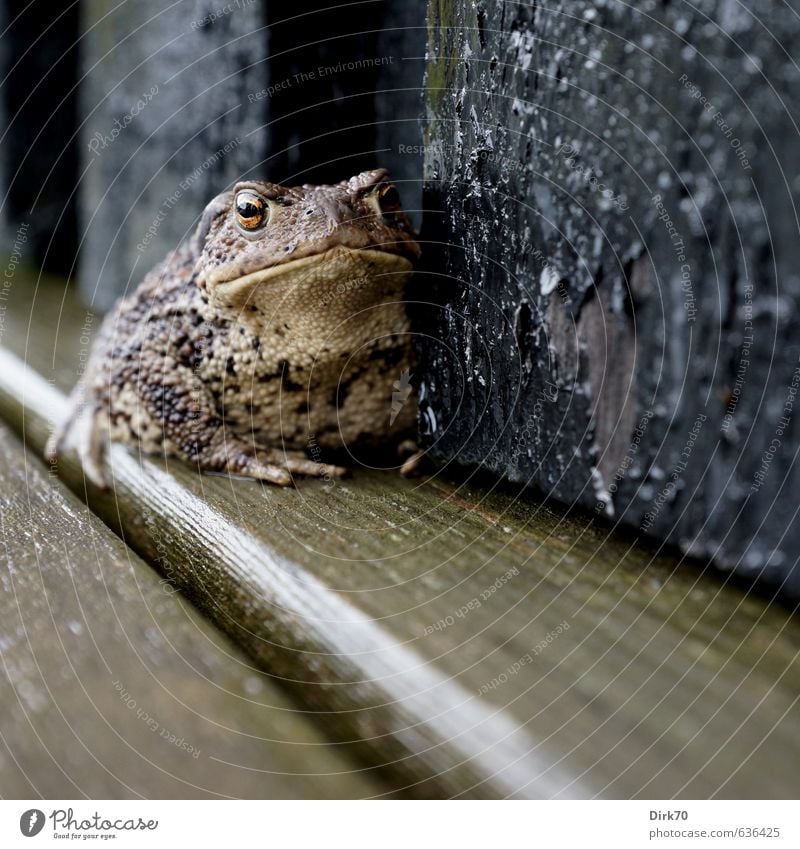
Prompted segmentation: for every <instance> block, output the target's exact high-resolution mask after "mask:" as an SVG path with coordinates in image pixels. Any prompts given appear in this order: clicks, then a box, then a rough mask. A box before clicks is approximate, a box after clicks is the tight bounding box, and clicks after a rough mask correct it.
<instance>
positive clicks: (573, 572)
mask: <svg viewBox="0 0 800 849" xmlns="http://www.w3.org/2000/svg"><path fill="white" fill-rule="evenodd" d="M37 297H38V296H37ZM20 301H21V302H22V299H20ZM59 301H60V297H55V296H54V295H53V294H50V295H49V296H48V297H47V298H44V299H43V300H42V302H41V303H40V304H37V305H34V307H33V309H32V310H31V309H30V307H29V305H28V307H26V309H28V312H29V314H33V315H35V317H36V326H37V330H36V333H37V334H40V335H39V336H38V338H39V339H41V338H45V339H48V340H49V342H48V346H42V345H36V346H33V345H30V344H27V343H26V342H25V334H23V333H22V332H16V331H15V334H12V335H9V334H7V335H6V337H5V338H4V339H3V342H4V344H6V345H7V346H8V347H10V348H12V349H15V350H16V352H17V353H18V354H20V355H22V356H24V357H26V358H27V360H28V362H30V363H31V365H32V366H33V367H34V369H35V370H34V369H32V370H31V371H29V372H27V373H26V372H25V371H24V369H23V367H22V365H21V363H20V361H19V360H17V359H16V358H15V357H14V355H13V354H11V353H3V354H2V360H1V361H0V412H2V415H3V416H4V417H5V418H7V420H8V421H10V422H11V423H12V424H13V425H14V426H15V427H16V428H17V429H18V430H19V431H20V432H22V433H24V434H25V438H26V441H27V444H28V448H29V452H30V454H31V455H35V454H38V452H39V451H40V450H41V446H42V445H43V442H44V439H45V437H46V433H47V427H48V425H47V421H48V419H49V418H57V417H58V416H60V415H62V414H63V396H62V395H61V393H60V392H59V389H58V387H64V388H65V387H66V386H67V385H68V384H69V382H70V381H71V380H72V379H74V377H73V375H74V366H72V368H71V366H70V364H72V363H75V362H78V361H79V357H80V351H81V344H80V339H79V337H80V334H79V333H78V331H77V330H76V328H77V327H79V326H80V324H79V322H80V321H81V318H82V314H81V311H80V310H79V309H78V308H76V307H75V305H74V304H72V303H70V305H69V307H68V310H67V311H64V310H61V309H60V307H59ZM48 305H50V308H49V309H48ZM20 309H21V308H20ZM59 312H60V314H61V316H62V320H61V326H60V329H59V330H58V331H57V332H56V331H55V329H54V328H55V322H56V320H57V316H58V315H59ZM68 313H69V314H68ZM23 324H24V322H23V321H20V322H18V323H17V325H16V326H17V327H18V328H19V327H22V326H23ZM28 462H29V464H30V465H33V464H34V463H36V462H38V461H37V460H34V459H33V458H32V457H31V459H29V461H28ZM110 463H111V469H112V472H113V477H114V489H113V491H112V492H109V493H101V492H98V491H96V490H93V489H92V488H88V489H87V488H86V487H85V484H84V480H83V477H82V475H81V472H80V470H79V469H78V468H77V466H76V465H75V463H74V460H72V459H69V458H68V459H66V460H65V461H62V462H61V463H59V467H58V474H59V476H60V477H61V479H62V480H63V481H64V482H65V483H66V484H67V485H68V486H69V487H70V488H72V489H73V490H74V491H75V492H77V493H79V494H80V495H81V497H84V498H86V499H87V500H88V503H89V504H90V505H91V507H92V509H93V510H94V511H95V512H96V513H97V514H98V515H99V516H100V517H102V518H103V519H104V520H105V521H106V522H107V523H108V524H109V525H110V526H112V527H114V528H116V529H117V531H118V532H119V533H121V534H122V535H123V536H124V539H125V541H126V542H127V543H128V545H129V546H130V547H131V548H133V549H135V550H136V551H138V552H139V553H140V554H141V555H142V556H143V557H144V558H145V559H146V560H149V561H150V562H152V563H153V564H155V566H156V568H157V569H158V570H159V572H160V573H161V574H162V575H163V576H165V577H166V578H167V579H168V580H169V581H170V582H172V583H173V584H174V585H175V586H176V587H179V588H180V589H181V590H182V591H183V592H184V593H185V595H186V596H187V597H188V598H189V599H191V601H192V602H193V603H194V604H195V605H196V606H197V607H198V608H200V609H201V610H202V611H203V612H204V613H205V614H206V615H207V617H208V618H209V619H211V620H213V621H214V622H215V623H216V624H217V625H218V626H219V627H220V628H221V629H222V630H224V631H226V632H227V633H228V634H229V635H230V637H231V638H232V639H233V641H234V642H235V643H236V644H238V646H240V647H241V648H242V649H243V650H244V651H245V652H246V653H247V655H248V656H249V658H251V659H252V661H253V663H254V664H255V665H257V666H258V667H259V668H261V669H263V670H265V671H266V672H267V673H268V674H269V675H270V676H271V677H272V680H274V681H275V682H277V683H280V685H281V687H282V688H283V689H284V690H285V691H286V692H288V693H289V694H291V696H292V697H293V699H294V700H295V702H296V703H297V704H299V705H302V706H303V708H304V710H306V711H307V712H308V713H309V714H310V715H313V718H314V720H315V722H316V724H317V725H318V726H319V727H320V728H321V729H323V730H324V731H325V733H326V734H328V735H329V736H330V737H331V738H332V739H335V740H337V741H340V742H341V743H347V744H348V746H349V748H350V749H351V750H354V751H355V752H357V756H358V757H359V758H360V760H361V763H362V764H365V765H370V766H372V767H375V768H377V770H378V771H379V772H380V774H381V775H382V776H383V778H384V781H385V782H386V785H387V787H389V788H391V789H392V790H394V791H397V790H399V789H401V788H402V792H404V793H406V794H411V795H422V796H458V795H462V796H488V797H498V796H522V797H524V796H534V797H540V796H546V797H552V796H561V797H567V796H570V797H573V796H574V797H593V796H606V797H629V796H638V797H644V798H653V797H672V796H676V797H685V798H692V797H705V796H720V797H737V796H745V797H795V796H796V795H797V794H798V792H800V776H798V774H797V772H796V770H795V769H794V763H793V759H792V758H789V757H787V756H786V753H787V752H791V751H793V750H794V749H795V747H796V740H797V739H798V731H800V711H799V710H798V694H799V693H800V661H799V660H798V648H799V647H800V624H799V623H798V621H797V620H796V618H795V617H793V615H792V613H791V611H789V610H788V609H787V608H785V607H783V606H780V605H779V604H770V603H769V601H768V600H767V599H763V598H759V597H757V596H755V595H752V594H747V593H745V592H744V591H743V590H742V589H740V588H738V587H736V586H733V585H731V584H730V583H726V582H725V579H724V577H720V576H719V575H718V574H717V573H713V572H707V573H704V572H703V571H702V570H700V569H699V568H698V567H697V566H696V565H693V564H690V563H686V562H684V561H680V560H679V559H678V558H677V557H676V556H673V555H670V554H664V553H658V552H656V551H654V550H653V549H652V548H650V547H647V546H645V545H643V544H642V543H636V542H635V541H634V540H633V539H631V538H619V537H616V536H613V535H610V533H609V531H608V530H607V529H606V528H605V527H604V526H602V525H597V524H595V523H594V522H593V521H592V520H591V519H589V518H585V517H581V516H577V517H573V518H569V517H565V516H563V515H561V514H557V513H553V512H551V511H549V510H548V509H546V508H545V507H543V506H542V505H539V504H537V503H535V502H532V501H523V500H520V499H519V498H517V497H515V496H514V495H513V494H510V493H507V492H501V491H499V490H495V491H491V488H489V489H486V488H478V487H477V486H475V485H473V484H472V483H470V482H468V481H467V482H464V481H462V482H460V483H459V482H457V481H452V480H449V479H448V478H446V477H442V476H436V477H435V478H433V479H431V480H413V481H404V480H402V479H399V478H397V477H395V476H394V475H390V474H383V473H377V472H369V473H368V472H365V471H357V472H356V473H355V475H354V476H353V478H352V479H349V480H346V481H342V482H338V483H335V484H329V483H325V482H316V481H302V482H300V483H299V485H298V487H297V488H296V489H289V490H280V489H276V488H272V487H268V486H263V485H261V484H258V483H255V482H251V481H242V480H230V479H228V478H225V477H220V476H208V475H202V476H201V475H198V474H197V473H196V472H194V471H193V470H191V469H189V468H187V467H186V466H184V465H183V464H181V463H178V462H170V463H169V464H166V465H165V463H164V461H163V460H159V459H158V458H155V459H154V458H144V457H140V456H138V454H136V453H135V452H132V451H130V450H129V449H127V448H124V447H122V446H114V448H113V449H112V451H111V453H110ZM257 760H258V758H257V755H256V753H255V752H254V757H253V761H252V762H251V761H249V760H247V759H246V758H245V759H244V760H243V761H240V762H239V763H240V766H241V767H244V768H248V767H250V768H252V769H253V770H256V769H257V764H256V761H257Z"/></svg>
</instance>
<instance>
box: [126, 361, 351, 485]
mask: <svg viewBox="0 0 800 849" xmlns="http://www.w3.org/2000/svg"><path fill="white" fill-rule="evenodd" d="M159 377H160V378H161V377H162V376H161V375H159ZM137 394H138V401H139V403H140V404H141V405H142V407H143V408H144V412H145V413H146V420H148V421H149V423H150V424H149V425H148V426H147V427H146V428H144V429H142V430H141V431H140V433H139V434H138V436H139V441H140V442H141V444H142V449H143V450H144V451H145V452H148V453H156V452H161V453H164V454H166V455H172V456H177V457H180V458H181V459H183V460H186V461H187V462H188V463H191V464H192V465H195V466H197V467H198V468H199V469H200V470H201V471H207V472H229V473H231V474H237V475H245V476H247V477H251V478H256V479H257V480H263V481H268V482H269V483H273V484H277V485H278V486H289V485H290V484H291V483H292V475H293V474H302V475H311V476H315V477H342V476H344V475H345V474H347V469H344V468H342V467H340V466H332V465H328V464H327V463H317V462H314V461H312V460H309V459H308V458H307V457H304V456H298V455H296V454H293V453H287V452H284V451H281V450H279V449H274V448H268V447H266V446H262V445H258V444H257V443H256V442H255V440H254V439H250V438H246V437H244V436H242V435H240V434H237V433H234V432H233V431H232V430H230V429H229V428H227V427H226V426H225V424H224V419H223V417H222V416H221V415H220V414H219V412H218V410H217V409H216V407H215V404H214V401H213V397H212V396H211V394H210V392H209V391H208V389H207V388H206V386H205V384H204V383H203V382H202V381H201V380H200V379H199V378H198V377H197V375H196V374H195V373H194V372H193V371H192V370H191V369H189V368H186V367H184V366H178V367H177V368H174V369H172V370H170V372H169V374H168V375H164V376H163V379H161V380H155V381H153V382H150V383H142V384H140V387H139V390H138V393H137Z"/></svg>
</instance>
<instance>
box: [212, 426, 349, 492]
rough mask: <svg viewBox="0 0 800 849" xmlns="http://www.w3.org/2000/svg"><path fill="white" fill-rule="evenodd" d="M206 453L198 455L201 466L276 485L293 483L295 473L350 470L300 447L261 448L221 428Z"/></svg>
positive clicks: (336, 475) (320, 475)
mask: <svg viewBox="0 0 800 849" xmlns="http://www.w3.org/2000/svg"><path fill="white" fill-rule="evenodd" d="M218 434H219V435H218V436H217V437H216V438H215V440H214V444H213V445H212V446H211V451H210V452H208V453H207V455H206V456H204V457H201V458H199V465H200V468H201V469H203V470H205V471H209V472H229V473H230V474H234V475H244V476H246V477H249V478H255V479H256V480H262V481H267V482H269V483H273V484H276V485H277V486H290V485H291V484H292V481H293V478H292V475H296V474H297V475H308V476H309V477H317V478H342V477H345V476H346V475H347V474H349V471H348V469H346V468H344V467H343V466H332V465H330V464H328V463H318V462H316V461H315V460H310V459H309V458H308V457H306V455H305V454H302V453H300V452H299V451H278V450H274V449H269V448H260V447H259V446H257V445H254V444H253V443H250V442H247V441H245V440H243V439H241V438H240V437H237V436H231V435H230V434H226V433H225V432H224V431H223V430H220V431H218Z"/></svg>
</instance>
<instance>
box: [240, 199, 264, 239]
mask: <svg viewBox="0 0 800 849" xmlns="http://www.w3.org/2000/svg"><path fill="white" fill-rule="evenodd" d="M266 214H267V203H266V201H265V200H264V198H262V197H259V195H257V194H256V193H255V192H248V191H244V192H239V194H238V195H236V220H237V221H238V222H239V224H240V225H241V226H242V227H244V229H245V230H255V229H256V228H257V227H260V226H261V225H262V224H263V223H264V218H265V216H266Z"/></svg>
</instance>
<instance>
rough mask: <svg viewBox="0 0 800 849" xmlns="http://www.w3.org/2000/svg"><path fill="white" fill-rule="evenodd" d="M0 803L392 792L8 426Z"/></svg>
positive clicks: (0, 580) (0, 531)
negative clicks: (337, 744) (336, 745)
mask: <svg viewBox="0 0 800 849" xmlns="http://www.w3.org/2000/svg"><path fill="white" fill-rule="evenodd" d="M0 559H2V564H3V565H2V568H1V569H0V584H2V593H0V658H1V661H2V674H0V717H1V718H0V795H2V796H3V797H4V798H23V797H24V798H33V797H38V796H41V797H45V798H78V797H83V796H85V797H87V798H131V797H140V796H141V797H150V798H152V797H160V798H174V797H188V798H198V797H199V798H203V797H267V798H273V797H277V798H285V797H297V796H303V797H307V796H312V797H320V796H323V797H353V796H365V795H373V794H375V793H381V792H383V791H384V790H385V787H384V786H383V785H382V784H381V783H379V782H378V781H376V780H370V778H369V776H368V774H366V773H364V772H363V771H361V772H359V771H358V769H359V768H358V766H357V765H354V763H353V761H352V760H350V759H348V758H347V756H346V754H345V753H344V752H341V751H337V750H336V749H335V748H334V747H333V746H330V745H326V741H325V739H324V737H323V736H322V735H321V734H320V732H319V730H318V729H317V728H316V727H315V726H314V725H313V724H312V722H311V721H310V720H309V719H308V717H306V716H304V715H303V714H302V713H298V711H297V710H296V708H295V707H294V706H293V705H292V704H291V702H290V701H289V700H288V699H287V697H286V695H285V694H283V693H282V692H281V691H280V690H279V689H278V688H277V687H276V685H275V684H274V682H272V681H271V680H270V679H269V677H268V676H266V675H264V674H263V673H261V672H259V671H258V670H256V669H254V668H253V666H252V663H250V662H249V661H248V660H247V659H246V658H245V657H244V656H243V655H242V653H241V652H240V651H239V650H238V649H236V648H235V647H234V646H233V645H231V643H230V641H229V640H228V639H227V638H225V637H224V636H223V635H222V634H220V633H219V632H217V631H216V629H215V628H213V627H212V626H210V625H209V623H208V622H207V621H206V620H204V619H203V618H201V617H200V616H199V615H198V614H197V613H196V612H195V611H194V610H193V609H192V608H191V606H190V605H188V604H187V603H186V602H185V601H183V600H182V599H181V597H180V596H179V595H175V594H173V593H172V592H171V591H170V590H171V588H170V587H169V586H167V585H165V583H164V582H163V581H161V580H159V577H158V575H157V573H155V572H154V571H153V570H152V568H151V567H149V566H147V565H146V564H145V563H143V562H142V561H141V560H140V559H139V558H138V557H137V556H136V555H135V554H134V553H133V552H131V551H130V550H129V549H127V548H126V547H125V545H124V544H123V543H122V542H121V541H120V540H119V539H118V538H117V537H115V536H114V535H113V534H112V533H111V532H110V531H109V530H108V528H106V527H105V525H103V523H102V522H101V521H100V520H99V519H97V518H96V517H95V516H93V515H92V514H91V513H90V512H89V511H88V509H87V508H86V506H85V505H84V504H82V503H81V502H80V501H79V500H78V499H77V498H76V497H75V496H74V495H72V493H70V492H69V491H68V490H66V488H65V487H64V486H63V484H61V482H60V481H58V479H57V478H55V477H54V476H51V475H48V474H47V472H46V471H45V470H44V469H43V467H42V464H41V463H40V461H39V460H38V459H35V458H33V459H32V458H30V457H29V456H27V455H26V454H25V453H24V452H23V449H22V446H21V444H20V442H19V440H18V439H17V438H16V437H15V436H14V435H12V434H11V433H10V431H9V430H8V429H7V428H6V427H5V426H0Z"/></svg>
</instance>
